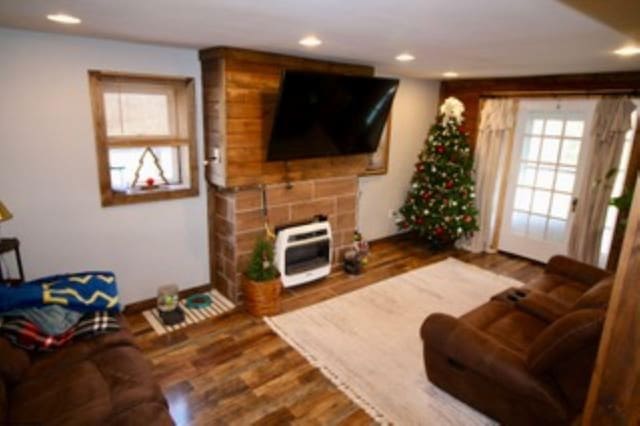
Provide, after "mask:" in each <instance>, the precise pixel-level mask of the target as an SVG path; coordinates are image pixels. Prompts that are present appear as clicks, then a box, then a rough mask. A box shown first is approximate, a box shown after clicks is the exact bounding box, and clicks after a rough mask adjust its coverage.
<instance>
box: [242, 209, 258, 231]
mask: <svg viewBox="0 0 640 426" xmlns="http://www.w3.org/2000/svg"><path fill="white" fill-rule="evenodd" d="M261 228H264V216H263V215H262V210H246V211H243V212H240V213H237V214H236V229H237V232H245V231H250V230H253V229H261Z"/></svg>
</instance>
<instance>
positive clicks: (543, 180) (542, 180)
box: [536, 166, 555, 189]
mask: <svg viewBox="0 0 640 426" xmlns="http://www.w3.org/2000/svg"><path fill="white" fill-rule="evenodd" d="M554 172H555V167H549V166H540V168H539V169H538V175H537V177H536V187H538V188H545V189H551V188H552V187H553V176H554V175H555V173H554Z"/></svg>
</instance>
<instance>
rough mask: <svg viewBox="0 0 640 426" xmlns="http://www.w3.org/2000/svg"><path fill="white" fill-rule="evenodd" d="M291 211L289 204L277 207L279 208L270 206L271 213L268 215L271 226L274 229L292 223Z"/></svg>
mask: <svg viewBox="0 0 640 426" xmlns="http://www.w3.org/2000/svg"><path fill="white" fill-rule="evenodd" d="M289 210H290V209H289V205H288V204H285V205H281V206H277V207H271V206H269V213H268V217H269V225H271V226H272V227H274V226H278V225H284V224H286V223H289V222H290V221H291V215H290V213H289Z"/></svg>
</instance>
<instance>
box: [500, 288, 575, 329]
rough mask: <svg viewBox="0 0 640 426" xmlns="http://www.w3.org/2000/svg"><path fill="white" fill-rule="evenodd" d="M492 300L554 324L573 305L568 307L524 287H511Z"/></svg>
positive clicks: (541, 293)
mask: <svg viewBox="0 0 640 426" xmlns="http://www.w3.org/2000/svg"><path fill="white" fill-rule="evenodd" d="M491 300H498V301H501V302H504V303H508V304H510V305H512V306H514V307H515V308H516V309H517V310H519V311H522V312H524V313H526V314H529V315H531V316H534V317H536V318H538V319H540V320H542V321H544V322H547V323H552V322H554V321H555V320H557V319H558V318H560V317H561V316H563V315H564V314H566V313H567V311H569V309H570V308H571V305H566V304H564V303H562V302H560V301H558V300H557V299H554V298H552V297H549V296H548V295H547V294H546V293H543V292H540V291H536V290H532V289H528V288H524V287H521V288H515V287H511V288H509V289H507V290H505V291H503V292H501V293H498V294H496V295H495V296H493V297H492V298H491Z"/></svg>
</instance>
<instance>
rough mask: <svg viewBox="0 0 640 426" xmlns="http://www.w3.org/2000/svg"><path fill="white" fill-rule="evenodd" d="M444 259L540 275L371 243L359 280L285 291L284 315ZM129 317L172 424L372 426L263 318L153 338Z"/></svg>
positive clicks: (520, 265)
mask: <svg viewBox="0 0 640 426" xmlns="http://www.w3.org/2000/svg"><path fill="white" fill-rule="evenodd" d="M449 256H452V257H455V258H458V259H460V260H463V261H466V262H469V263H472V264H474V265H477V266H479V267H482V268H485V269H489V270H491V271H494V272H496V273H498V274H504V275H507V276H510V277H512V278H515V279H517V280H520V281H522V282H527V281H529V280H531V279H532V278H534V277H536V276H537V275H539V274H540V273H542V270H543V268H542V265H540V264H538V263H536V262H532V261H528V260H525V259H521V258H518V257H515V256H511V255H505V254H472V253H468V252H464V251H459V250H451V251H447V252H440V253H433V252H430V251H429V250H427V249H426V248H425V247H424V245H423V244H421V243H420V242H418V241H415V240H413V239H412V238H410V237H394V238H391V239H387V240H382V241H379V242H375V243H373V244H372V247H371V256H370V262H369V264H368V266H367V268H366V272H365V273H364V274H362V275H359V276H348V275H346V274H344V273H343V272H334V273H333V274H332V275H331V276H330V277H328V278H327V279H325V280H323V281H322V282H320V283H316V284H311V285H307V286H303V287H299V288H296V289H289V290H287V291H286V294H285V296H284V300H283V309H284V310H285V311H290V310H294V309H298V308H301V307H304V306H307V305H310V304H313V303H317V302H319V301H322V300H326V299H329V298H332V297H335V296H338V295H340V294H343V293H347V292H350V291H353V290H357V289H358V288H362V287H364V286H367V285H369V284H373V283H375V282H378V281H380V280H382V279H385V278H388V277H391V276H394V275H398V274H401V273H403V272H406V271H409V270H411V269H414V268H418V267H421V266H424V265H427V264H430V263H435V262H438V261H440V260H442V259H445V258H447V257H449ZM127 318H128V320H129V322H130V324H131V327H132V329H133V331H134V334H135V335H136V336H137V340H138V342H139V344H140V346H141V348H142V350H143V351H144V353H145V354H146V356H147V357H148V359H149V360H151V362H152V363H153V366H154V374H155V376H156V378H157V379H158V381H159V383H160V384H161V386H162V388H163V391H164V393H165V395H166V396H167V399H168V401H169V404H170V407H171V413H172V415H173V417H174V419H175V421H176V423H177V424H181V425H184V424H195V425H200V424H201V425H213V424H231V425H234V424H237V425H247V424H261V425H269V424H305V425H307V424H318V425H324V424H332V425H361V424H371V423H373V422H372V421H371V419H370V418H369V416H368V415H367V414H366V413H365V412H364V411H363V410H362V409H360V408H359V407H358V406H357V405H356V404H354V403H353V402H351V400H350V399H349V398H347V397H346V396H345V395H344V394H342V393H341V392H340V391H339V390H338V389H337V388H336V387H335V386H333V384H332V383H331V382H330V381H329V380H328V379H326V378H325V377H324V376H323V375H322V373H321V372H320V371H319V370H318V369H316V368H314V367H313V366H311V364H309V363H308V362H307V361H306V360H305V359H304V358H303V357H302V356H301V355H300V354H298V353H297V352H296V351H295V350H294V349H292V348H291V347H290V346H288V345H287V344H286V343H285V342H284V341H283V340H282V339H280V338H279V337H278V336H277V335H276V334H275V333H274V332H272V331H271V329H270V328H269V327H268V326H267V325H266V324H265V323H264V322H263V321H262V320H260V319H256V318H252V317H251V316H249V315H247V314H246V313H244V312H242V311H241V310H240V309H236V310H234V311H232V312H229V313H227V314H225V315H223V316H221V317H218V318H215V319H211V320H207V321H204V322H201V323H199V324H196V325H193V326H191V327H187V328H186V329H183V330H179V331H177V332H174V333H171V334H169V335H165V336H157V335H156V334H155V333H154V332H153V330H152V329H151V327H150V326H149V325H148V323H147V322H146V321H145V319H144V318H143V317H142V315H141V314H132V315H128V317H127Z"/></svg>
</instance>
